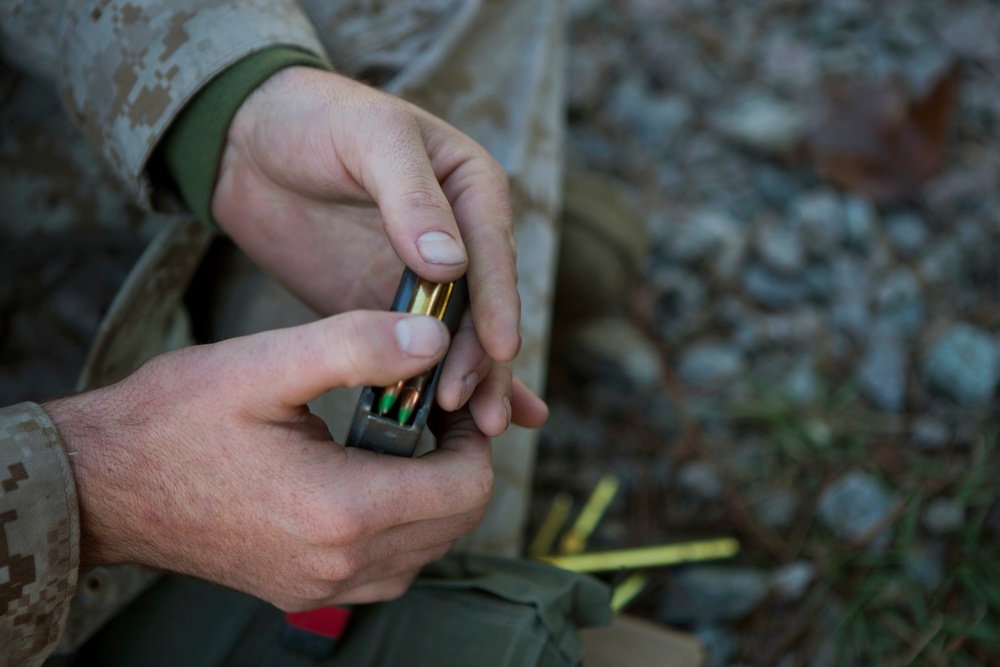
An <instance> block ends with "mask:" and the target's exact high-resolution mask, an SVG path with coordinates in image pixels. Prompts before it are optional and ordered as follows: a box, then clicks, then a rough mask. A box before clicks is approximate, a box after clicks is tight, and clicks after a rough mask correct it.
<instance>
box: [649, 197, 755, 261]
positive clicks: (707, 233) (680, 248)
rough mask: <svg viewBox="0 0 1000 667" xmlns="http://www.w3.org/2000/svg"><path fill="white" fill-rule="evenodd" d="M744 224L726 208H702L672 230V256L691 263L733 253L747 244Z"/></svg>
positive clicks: (670, 256)
mask: <svg viewBox="0 0 1000 667" xmlns="http://www.w3.org/2000/svg"><path fill="white" fill-rule="evenodd" d="M745 237H746V232H745V230H744V229H743V225H742V224H741V223H740V222H739V220H736V219H735V218H734V217H732V216H731V215H729V214H728V213H725V212H723V211H717V210H713V209H699V210H695V211H693V212H692V213H691V214H690V215H689V216H688V217H687V219H686V220H685V221H684V222H683V223H681V224H680V225H677V226H676V228H674V229H673V230H672V234H671V239H670V241H669V245H668V248H667V256H668V258H669V259H673V260H676V261H678V262H681V263H684V264H688V265H699V264H701V263H703V262H705V261H707V260H712V259H716V258H718V257H720V256H724V255H731V254H732V253H733V252H734V251H736V250H740V251H741V250H742V248H743V247H745V245H746V238H745Z"/></svg>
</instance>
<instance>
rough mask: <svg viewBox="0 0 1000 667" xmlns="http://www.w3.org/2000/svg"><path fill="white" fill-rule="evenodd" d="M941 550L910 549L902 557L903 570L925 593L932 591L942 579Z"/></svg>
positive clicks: (942, 563)
mask: <svg viewBox="0 0 1000 667" xmlns="http://www.w3.org/2000/svg"><path fill="white" fill-rule="evenodd" d="M942 555H943V554H942V550H941V549H939V548H938V549H935V548H933V547H931V548H926V547H912V548H911V549H910V550H908V551H907V552H906V553H905V554H904V555H903V570H904V571H905V572H906V574H908V575H909V576H910V577H911V578H913V580H914V581H916V582H917V585H918V586H920V587H921V588H922V589H924V590H925V591H934V590H936V589H937V588H938V586H940V585H941V580H942V579H944V562H943V561H944V559H943V557H942Z"/></svg>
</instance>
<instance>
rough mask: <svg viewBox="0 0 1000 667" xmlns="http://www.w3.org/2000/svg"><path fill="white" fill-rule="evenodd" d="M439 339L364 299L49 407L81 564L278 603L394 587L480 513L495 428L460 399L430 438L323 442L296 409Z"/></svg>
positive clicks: (436, 325)
mask: <svg viewBox="0 0 1000 667" xmlns="http://www.w3.org/2000/svg"><path fill="white" fill-rule="evenodd" d="M447 344H448V334H447V331H446V330H445V328H444V326H443V325H442V324H441V323H440V322H438V321H437V320H435V319H433V318H430V317H426V316H420V315H416V316H414V315H403V314H397V313H387V312H380V313H373V312H363V311H356V312H352V313H348V314H346V315H340V316H336V317H332V318H328V319H325V320H320V321H318V322H314V323H311V324H307V325H304V326H300V327H295V328H290V329H284V330H278V331H270V332H266V333H262V334H257V335H254V336H248V337H245V338H237V339H232V340H228V341H224V342H222V343H218V344H215V345H204V346H198V347H192V348H186V349H183V350H179V351H176V352H171V353H168V354H165V355H162V356H160V357H157V358H155V359H153V360H152V361H150V362H148V363H147V364H145V365H144V366H142V367H141V368H140V369H139V370H137V371H136V372H135V373H133V374H132V375H131V376H129V377H127V378H126V379H124V380H122V381H121V382H119V383H117V384H114V385H111V386H109V387H105V388H102V389H97V390H93V391H89V392H86V393H83V394H79V395H76V396H72V397H69V398H64V399H58V400H55V401H52V402H49V403H47V404H45V406H44V407H45V409H46V411H47V412H48V413H49V415H50V416H51V417H52V419H53V421H54V423H55V424H56V427H57V428H58V430H59V433H60V434H61V435H62V437H63V439H64V441H65V442H66V445H67V450H68V451H69V452H70V460H71V461H72V462H73V467H74V473H75V476H76V481H77V490H78V496H79V499H80V510H81V535H82V537H81V561H82V564H83V566H85V567H86V566H93V565H101V564H109V563H137V564H141V565H147V566H151V567H156V568H163V569H168V570H172V571H175V572H180V573H184V574H189V575H194V576H198V577H202V578H205V579H208V580H210V581H214V582H217V583H220V584H224V585H226V586H230V587H232V588H236V589H239V590H242V591H245V592H247V593H250V594H252V595H255V596H257V597H260V598H263V599H265V600H268V601H270V602H272V603H273V604H275V605H277V606H279V607H281V608H282V609H284V610H286V611H301V610H304V609H313V608H315V607H318V606H322V605H326V604H335V603H356V602H369V601H374V600H381V599H389V598H392V597H395V596H398V595H401V594H402V592H403V591H405V590H406V588H407V586H408V585H409V584H410V582H411V581H412V579H413V577H414V576H415V575H416V573H417V571H418V570H419V569H420V568H421V567H422V566H423V565H425V564H427V563H429V562H431V561H433V560H436V559H437V558H439V557H440V556H442V555H443V554H444V553H445V552H446V551H447V550H448V548H449V546H450V545H451V543H452V541H453V540H454V539H455V538H456V537H458V536H459V535H461V534H463V533H465V532H467V531H468V530H470V529H471V528H472V527H473V526H475V525H476V524H477V523H478V521H479V520H480V519H481V518H482V516H483V513H484V511H485V506H486V503H487V501H488V499H489V497H490V494H491V492H492V486H493V473H492V469H491V460H490V459H491V457H490V442H489V439H488V438H487V437H486V436H485V435H483V433H482V432H481V431H480V430H479V429H477V428H476V426H475V424H474V423H473V420H472V418H471V417H470V415H469V413H468V411H466V410H462V411H458V412H455V413H451V414H449V415H447V417H446V421H445V424H444V430H443V433H442V434H441V435H440V438H439V445H440V447H439V449H437V450H436V451H433V452H430V453H428V454H426V455H425V456H422V457H420V458H417V459H404V458H398V457H393V456H387V455H379V454H375V453H373V452H369V451H367V450H361V449H347V448H344V447H342V446H340V445H338V444H336V443H335V442H333V439H332V438H331V436H330V433H329V430H328V429H327V428H326V425H325V424H324V423H323V421H322V420H321V419H319V418H318V417H316V416H315V415H313V414H311V413H310V412H309V410H308V408H307V407H305V405H306V403H307V402H308V401H310V400H312V399H314V398H316V397H317V396H320V395H321V394H323V393H325V392H327V391H329V390H330V389H332V388H334V387H341V386H354V385H360V384H375V385H384V384H387V383H389V382H390V381H391V380H393V379H394V378H395V377H396V375H398V374H400V373H402V374H404V375H407V376H412V375H416V374H418V373H420V372H422V371H423V370H425V369H427V368H428V367H430V366H431V365H433V364H434V363H437V361H438V360H439V359H440V358H441V357H442V356H443V355H444V352H445V349H446V348H447ZM515 408H516V406H515ZM514 419H515V421H517V420H518V419H519V417H518V414H517V411H516V410H515V415H514Z"/></svg>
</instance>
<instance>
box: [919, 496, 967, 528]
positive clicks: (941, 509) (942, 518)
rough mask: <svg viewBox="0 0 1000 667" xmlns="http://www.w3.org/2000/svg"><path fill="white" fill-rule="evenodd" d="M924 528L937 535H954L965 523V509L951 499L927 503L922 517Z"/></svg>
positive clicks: (937, 499) (940, 499)
mask: <svg viewBox="0 0 1000 667" xmlns="http://www.w3.org/2000/svg"><path fill="white" fill-rule="evenodd" d="M921 518H922V520H923V523H924V527H925V528H927V530H929V531H930V532H931V533H933V534H935V535H945V534H947V533H953V532H955V531H956V530H958V529H959V528H961V527H962V524H963V523H964V522H965V507H964V506H963V505H962V504H961V503H959V502H957V501H955V500H952V499H951V498H935V499H933V500H931V501H930V502H929V503H927V508H926V509H925V510H924V512H923V516H922V517H921Z"/></svg>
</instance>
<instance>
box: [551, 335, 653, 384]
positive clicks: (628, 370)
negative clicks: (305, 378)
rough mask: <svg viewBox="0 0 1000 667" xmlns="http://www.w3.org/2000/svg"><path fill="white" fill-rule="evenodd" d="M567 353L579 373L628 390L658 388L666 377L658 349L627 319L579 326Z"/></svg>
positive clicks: (572, 365)
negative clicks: (622, 386) (620, 385)
mask: <svg viewBox="0 0 1000 667" xmlns="http://www.w3.org/2000/svg"><path fill="white" fill-rule="evenodd" d="M564 352H565V355H566V360H567V362H568V363H569V365H570V367H571V368H572V369H573V370H574V371H575V372H577V373H578V374H580V375H582V376H584V377H586V378H592V379H604V380H608V381H611V382H614V383H618V384H622V385H624V386H625V388H627V389H632V390H638V391H646V390H650V389H655V388H657V387H659V385H660V382H661V379H662V377H663V364H662V362H661V360H660V353H659V351H658V350H657V349H656V346H655V345H653V343H652V342H650V341H649V340H648V339H647V338H646V337H645V336H644V335H643V334H642V333H640V332H639V331H638V330H637V329H636V328H635V327H634V326H633V325H632V324H631V323H630V322H629V321H628V320H625V319H624V318H620V317H604V318H600V319H596V320H591V321H587V322H585V323H583V324H581V325H579V326H578V327H577V328H576V329H575V330H574V331H573V333H572V334H571V336H570V339H569V342H568V343H567V345H566V349H565V351H564Z"/></svg>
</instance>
